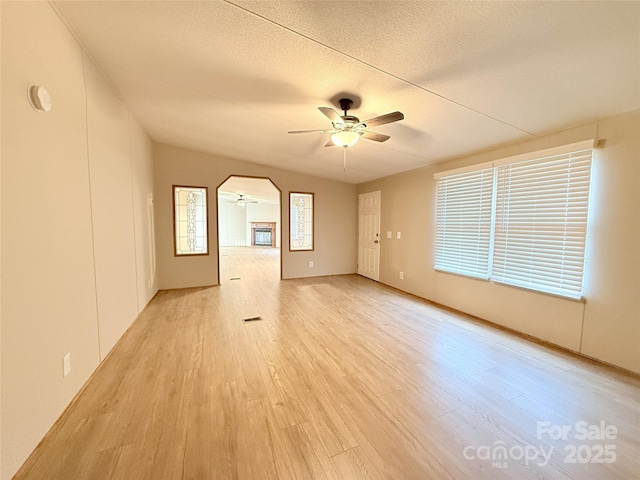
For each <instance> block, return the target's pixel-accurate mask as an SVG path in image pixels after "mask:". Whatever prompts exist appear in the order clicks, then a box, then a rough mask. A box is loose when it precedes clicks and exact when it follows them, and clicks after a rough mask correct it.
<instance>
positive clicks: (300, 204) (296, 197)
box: [289, 192, 313, 251]
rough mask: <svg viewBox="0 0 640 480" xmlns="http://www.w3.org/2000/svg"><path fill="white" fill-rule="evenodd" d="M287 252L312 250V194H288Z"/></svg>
mask: <svg viewBox="0 0 640 480" xmlns="http://www.w3.org/2000/svg"><path fill="white" fill-rule="evenodd" d="M289 250H291V251H301V250H313V193H303V192H289Z"/></svg>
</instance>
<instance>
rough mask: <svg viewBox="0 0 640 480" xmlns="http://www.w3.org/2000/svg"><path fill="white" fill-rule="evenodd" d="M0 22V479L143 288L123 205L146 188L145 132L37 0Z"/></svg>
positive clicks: (140, 235) (132, 226)
mask: <svg viewBox="0 0 640 480" xmlns="http://www.w3.org/2000/svg"><path fill="white" fill-rule="evenodd" d="M1 21H2V28H1V35H2V40H1V42H2V43H1V44H2V56H1V61H2V73H3V77H2V85H1V88H2V90H1V95H0V98H1V102H2V118H1V122H2V123H1V130H2V137H3V140H4V142H3V143H2V146H1V155H2V165H1V167H2V175H1V194H2V200H1V201H2V208H3V215H2V223H3V228H2V241H1V245H2V259H3V262H2V272H1V278H2V281H1V283H2V285H3V289H2V292H1V293H2V297H1V308H2V310H1V319H2V338H1V342H2V343H1V354H2V364H1V368H2V374H1V382H2V385H1V395H2V397H1V410H2V412H1V413H2V415H1V422H2V424H1V430H2V439H1V441H2V443H1V445H0V451H1V458H2V477H0V478H2V479H5V478H7V479H8V478H10V477H11V476H12V475H13V474H14V473H15V472H16V470H17V469H18V468H19V467H20V465H21V464H22V463H23V462H24V460H25V459H26V458H27V456H28V455H29V454H30V453H31V451H32V450H33V449H34V448H35V446H36V445H37V443H38V442H39V441H40V440H41V438H42V437H43V435H44V434H45V433H46V432H47V430H48V429H49V428H50V427H51V425H52V424H53V422H55V420H56V419H57V418H58V416H59V415H60V414H61V413H62V411H63V410H64V408H65V407H66V406H67V405H68V404H69V402H70V401H71V399H72V398H73V397H74V395H75V394H76V393H77V392H78V391H79V389H80V388H81V387H82V385H83V384H84V383H85V381H86V380H87V379H88V377H89V376H90V375H91V373H92V372H93V371H94V370H95V368H96V367H97V365H98V363H99V362H100V361H101V358H104V355H106V353H107V352H108V351H109V349H110V348H111V346H112V345H113V343H114V342H115V341H116V340H117V339H118V338H119V337H120V336H121V335H122V333H123V331H124V330H125V329H126V328H127V326H128V325H129V324H130V323H131V322H132V321H133V320H134V318H135V317H136V315H137V313H138V311H139V310H140V309H141V308H142V307H143V306H144V305H145V304H146V302H147V301H148V300H149V299H150V298H151V296H152V295H153V294H154V293H155V290H154V289H155V284H154V280H153V279H151V282H150V286H149V283H144V282H145V281H147V279H148V277H149V275H148V274H147V273H146V271H147V270H148V268H147V264H146V263H149V262H150V260H149V258H150V257H149V252H148V248H147V247H146V246H145V245H144V241H145V235H147V236H148V233H149V226H148V215H147V214H146V213H144V214H141V213H140V210H142V209H141V208H139V207H136V205H138V204H139V203H140V202H141V201H143V202H146V201H147V197H148V196H149V195H152V193H153V190H152V184H153V183H152V182H153V173H152V169H153V159H152V149H151V142H150V140H149V139H148V138H147V137H146V135H145V134H144V133H143V132H142V131H141V130H140V128H139V127H138V126H137V125H136V124H135V122H133V120H132V118H131V116H130V115H129V113H128V112H127V110H126V109H125V108H124V107H123V104H122V102H121V101H120V100H119V99H118V97H117V96H116V95H115V93H114V92H113V91H112V90H111V89H110V87H109V86H108V85H107V84H106V83H105V81H104V79H103V78H102V77H101V75H100V73H99V72H98V71H97V70H96V68H95V67H94V66H93V64H92V62H91V60H90V59H89V58H88V57H86V56H84V54H83V50H82V48H81V46H80V45H79V44H78V43H77V42H76V40H75V39H74V38H73V36H72V35H71V34H70V33H69V31H68V30H67V28H66V27H65V25H64V23H63V22H61V20H60V19H59V17H58V16H57V15H56V13H55V11H54V10H53V9H52V7H51V6H50V4H48V3H47V2H15V3H14V2H2V19H1ZM30 83H35V84H40V85H43V86H45V87H46V88H47V89H48V90H49V92H50V93H51V96H52V99H53V109H52V111H51V112H49V113H40V112H36V111H35V110H33V109H32V107H31V106H30V105H29V102H28V101H27V95H26V92H27V86H28V85H29V84H30ZM145 209H146V207H145ZM138 239H140V242H138ZM147 243H148V239H147ZM140 259H146V260H144V261H143V262H142V263H140ZM144 262H146V263H144ZM140 272H145V273H140ZM99 346H101V349H100V348H99ZM68 352H70V353H71V373H70V374H69V375H68V376H67V377H63V375H62V358H63V356H64V355H65V354H66V353H68ZM101 354H102V355H101Z"/></svg>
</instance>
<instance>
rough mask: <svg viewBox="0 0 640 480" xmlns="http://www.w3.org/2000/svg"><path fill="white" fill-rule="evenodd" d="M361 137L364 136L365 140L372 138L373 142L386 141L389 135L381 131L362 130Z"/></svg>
mask: <svg viewBox="0 0 640 480" xmlns="http://www.w3.org/2000/svg"><path fill="white" fill-rule="evenodd" d="M361 136H362V138H366V139H367V140H373V141H374V142H386V141H387V140H389V139H390V138H391V137H390V136H389V135H384V134H382V133H375V132H364V133H363V134H362V135H361Z"/></svg>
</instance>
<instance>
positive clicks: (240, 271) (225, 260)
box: [216, 175, 282, 284]
mask: <svg viewBox="0 0 640 480" xmlns="http://www.w3.org/2000/svg"><path fill="white" fill-rule="evenodd" d="M216 195H217V200H218V202H217V203H218V215H217V239H218V242H217V244H218V279H219V283H221V284H222V283H223V282H229V281H233V280H241V279H242V278H246V277H248V276H251V277H261V278H264V279H278V280H279V279H281V278H282V255H281V243H282V239H281V237H282V235H281V232H282V218H281V217H282V215H281V211H282V210H281V202H282V192H281V191H280V189H279V188H278V187H277V186H276V185H275V183H273V181H271V179H269V178H268V177H252V176H243V175H231V176H229V177H227V179H226V180H225V181H224V182H222V183H221V184H220V185H219V186H218V188H217V189H216Z"/></svg>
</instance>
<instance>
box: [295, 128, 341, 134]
mask: <svg viewBox="0 0 640 480" xmlns="http://www.w3.org/2000/svg"><path fill="white" fill-rule="evenodd" d="M311 132H333V129H332V128H329V129H326V128H323V129H319V130H290V131H288V132H287V133H311Z"/></svg>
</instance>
